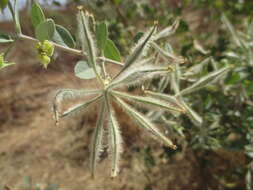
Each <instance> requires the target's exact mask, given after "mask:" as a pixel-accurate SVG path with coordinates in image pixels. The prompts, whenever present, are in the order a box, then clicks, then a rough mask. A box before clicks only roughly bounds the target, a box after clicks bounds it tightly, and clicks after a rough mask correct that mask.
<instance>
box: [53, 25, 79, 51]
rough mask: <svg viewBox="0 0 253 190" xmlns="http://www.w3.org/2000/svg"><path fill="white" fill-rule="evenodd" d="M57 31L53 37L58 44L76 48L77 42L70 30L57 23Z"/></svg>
mask: <svg viewBox="0 0 253 190" xmlns="http://www.w3.org/2000/svg"><path fill="white" fill-rule="evenodd" d="M55 29H56V31H55V33H54V37H53V41H54V42H56V43H57V44H60V45H63V46H67V47H70V48H74V47H75V46H76V43H75V41H74V39H73V37H72V35H71V34H70V32H69V31H68V30H67V29H66V28H64V27H63V26H60V25H58V24H56V25H55Z"/></svg>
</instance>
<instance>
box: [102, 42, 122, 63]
mask: <svg viewBox="0 0 253 190" xmlns="http://www.w3.org/2000/svg"><path fill="white" fill-rule="evenodd" d="M104 55H105V57H106V58H109V59H112V60H115V61H121V56H120V52H119V50H118V48H117V47H116V46H115V44H114V42H113V41H112V40H110V39H107V40H106V44H105V49H104Z"/></svg>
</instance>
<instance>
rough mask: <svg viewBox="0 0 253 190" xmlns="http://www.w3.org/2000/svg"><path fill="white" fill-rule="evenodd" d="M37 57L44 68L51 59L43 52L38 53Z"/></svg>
mask: <svg viewBox="0 0 253 190" xmlns="http://www.w3.org/2000/svg"><path fill="white" fill-rule="evenodd" d="M38 58H39V60H40V63H41V64H42V65H43V67H44V68H45V69H46V68H47V66H48V64H49V63H50V61H51V59H50V57H48V56H47V55H45V54H39V55H38Z"/></svg>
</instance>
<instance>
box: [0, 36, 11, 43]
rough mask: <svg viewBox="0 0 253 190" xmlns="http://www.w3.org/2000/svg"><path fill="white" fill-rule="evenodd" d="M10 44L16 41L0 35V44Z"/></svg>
mask: <svg viewBox="0 0 253 190" xmlns="http://www.w3.org/2000/svg"><path fill="white" fill-rule="evenodd" d="M10 42H14V40H13V39H11V37H10V36H8V35H5V34H0V43H10Z"/></svg>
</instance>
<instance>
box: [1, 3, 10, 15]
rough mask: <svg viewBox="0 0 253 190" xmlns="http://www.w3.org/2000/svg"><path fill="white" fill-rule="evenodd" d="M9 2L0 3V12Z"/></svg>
mask: <svg viewBox="0 0 253 190" xmlns="http://www.w3.org/2000/svg"><path fill="white" fill-rule="evenodd" d="M8 1H9V0H1V1H0V12H1V11H2V10H3V9H4V8H5V7H6V6H7V4H8Z"/></svg>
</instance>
